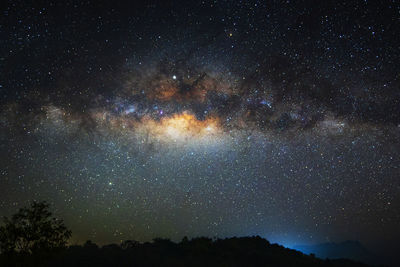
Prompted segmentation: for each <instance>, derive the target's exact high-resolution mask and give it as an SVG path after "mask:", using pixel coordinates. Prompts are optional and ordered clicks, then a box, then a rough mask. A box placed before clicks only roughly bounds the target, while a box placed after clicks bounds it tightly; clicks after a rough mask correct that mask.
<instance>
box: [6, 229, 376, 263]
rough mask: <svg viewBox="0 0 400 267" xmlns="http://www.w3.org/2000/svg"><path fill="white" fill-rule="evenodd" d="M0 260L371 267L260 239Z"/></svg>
mask: <svg viewBox="0 0 400 267" xmlns="http://www.w3.org/2000/svg"><path fill="white" fill-rule="evenodd" d="M38 257H39V259H38ZM0 259H1V261H0V266H57V267H63V266H74V267H78V266H85V267H89V266H96V267H98V266H207V267H211V266H282V267H288V266H308V267H313V266H327V267H328V266H329V267H336V266H343V267H367V266H368V265H366V264H363V263H358V262H354V261H351V260H345V259H338V260H322V259H319V258H316V257H315V256H313V255H305V254H303V253H301V252H299V251H296V250H293V249H288V248H285V247H283V246H280V245H278V244H271V243H269V242H268V241H267V240H266V239H263V238H261V237H259V236H255V237H240V238H237V237H233V238H226V239H216V240H212V239H210V238H206V237H200V238H193V239H191V240H188V239H187V238H184V239H183V240H182V241H181V242H179V243H174V242H172V241H170V240H169V239H161V238H157V239H154V241H153V242H145V243H139V242H136V241H125V242H123V243H122V244H121V245H117V244H110V245H106V246H103V247H101V248H100V247H98V246H97V245H96V244H94V243H92V242H90V241H87V242H86V243H85V244H84V245H83V246H70V247H68V248H66V249H65V250H64V251H57V252H55V253H54V254H53V255H51V256H50V257H48V258H47V259H43V258H41V255H40V256H36V255H35V254H32V255H25V256H20V257H13V258H6V257H4V256H3V257H0ZM21 263H22V264H21Z"/></svg>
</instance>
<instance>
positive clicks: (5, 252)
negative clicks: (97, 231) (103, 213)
mask: <svg viewBox="0 0 400 267" xmlns="http://www.w3.org/2000/svg"><path fill="white" fill-rule="evenodd" d="M48 208H49V205H48V204H47V203H46V202H39V203H37V202H34V203H33V204H32V205H31V207H30V208H22V209H20V210H19V211H18V213H16V214H15V215H13V216H12V218H11V219H8V218H4V222H3V225H2V226H1V227H0V253H1V254H0V266H58V267H62V266H207V267H209V266H346V267H356V266H360V267H361V266H368V265H365V264H362V263H357V262H354V261H351V260H345V259H341V260H328V259H326V260H322V259H318V258H316V257H315V256H314V255H305V254H303V253H301V252H299V251H296V250H292V249H288V248H284V247H282V246H280V245H277V244H271V243H269V242H268V241H267V240H265V239H263V238H261V237H259V236H256V237H240V238H237V237H234V238H226V239H214V240H213V239H210V238H206V237H199V238H193V239H191V240H189V239H188V238H186V237H184V238H183V239H182V241H181V242H179V243H174V242H172V241H170V240H169V239H162V238H156V239H154V240H153V242H145V243H140V242H137V241H134V240H127V241H124V242H122V243H121V244H119V245H117V244H111V245H106V246H103V247H101V248H100V247H99V246H97V245H96V244H94V243H92V242H91V241H87V242H86V243H85V244H84V245H83V246H77V245H73V246H66V244H67V241H68V239H69V238H70V236H71V232H70V231H69V230H68V229H67V228H66V227H65V225H64V223H63V221H62V220H58V219H56V218H52V214H51V213H50V212H49V211H48Z"/></svg>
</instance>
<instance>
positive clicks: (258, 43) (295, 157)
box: [0, 1, 400, 247]
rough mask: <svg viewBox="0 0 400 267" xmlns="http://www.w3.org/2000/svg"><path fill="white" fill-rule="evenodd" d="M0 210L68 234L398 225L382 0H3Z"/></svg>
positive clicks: (329, 232) (394, 63)
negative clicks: (49, 210)
mask: <svg viewBox="0 0 400 267" xmlns="http://www.w3.org/2000/svg"><path fill="white" fill-rule="evenodd" d="M1 12H2V16H1V20H0V26H1V27H0V34H1V38H0V44H1V50H0V51H1V54H0V68H1V69H0V71H1V73H0V90H1V99H0V140H1V142H0V153H1V154H0V155H1V161H0V171H1V173H0V213H1V214H4V215H9V214H11V213H12V212H13V211H14V210H15V209H16V208H17V207H21V206H24V205H26V204H27V203H28V202H29V201H32V200H47V201H49V202H50V203H51V204H52V206H53V208H54V210H55V213H56V214H57V215H59V216H60V217H62V218H64V220H65V222H66V225H68V226H69V227H70V228H71V229H72V232H73V238H72V242H83V241H85V240H87V239H91V240H93V241H95V242H98V243H110V242H120V241H121V240H126V239H135V240H140V241H146V240H151V239H152V238H154V237H167V238H171V239H173V240H180V239H181V238H182V237H183V236H201V235H204V236H210V237H213V236H217V237H225V236H234V235H236V236H240V235H260V236H262V237H266V238H268V239H269V240H271V241H274V242H280V243H283V244H286V245H292V244H307V243H318V242H326V241H342V240H348V239H353V240H360V241H362V242H364V243H365V244H367V245H368V246H370V247H379V246H380V244H383V243H384V242H388V243H387V244H390V242H392V241H393V240H396V238H397V239H398V238H399V237H400V232H399V230H398V225H399V223H400V198H399V197H400V180H399V175H400V170H399V166H400V146H399V137H400V116H399V115H400V95H399V93H400V90H399V85H400V80H399V78H400V76H399V67H398V66H400V49H399V48H400V47H399V45H400V39H399V36H400V25H399V18H400V17H399V14H400V6H399V3H398V2H397V1H379V2H376V1H339V2H338V1H323V2H320V1H266V2H264V1H246V2H242V1H194V2H193V3H191V2H187V3H185V4H183V5H180V4H178V3H168V2H163V3H157V2H153V3H131V4H130V5H129V4H123V3H122V2H120V3H111V2H109V3H97V2H90V1H86V2H78V1H77V2H74V1H65V2H58V1H56V2H52V1H48V2H47V3H46V4H43V5H40V4H34V5H33V4H26V3H24V2H22V1H9V2H8V4H7V7H6V8H4V9H2V11H1Z"/></svg>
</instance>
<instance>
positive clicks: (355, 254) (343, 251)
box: [293, 240, 382, 264]
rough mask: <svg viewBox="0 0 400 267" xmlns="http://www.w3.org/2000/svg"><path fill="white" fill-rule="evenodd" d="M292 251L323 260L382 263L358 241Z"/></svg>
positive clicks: (303, 246) (303, 247) (306, 247)
mask: <svg viewBox="0 0 400 267" xmlns="http://www.w3.org/2000/svg"><path fill="white" fill-rule="evenodd" d="M293 249H296V250H299V251H301V252H303V253H305V254H310V253H313V254H315V255H316V256H317V257H319V258H322V259H325V258H329V259H341V258H346V259H352V260H355V261H360V262H364V263H369V264H378V263H381V262H382V259H380V258H379V257H378V256H377V255H374V254H373V253H372V252H370V251H369V250H368V249H366V248H365V247H364V246H363V245H362V244H361V243H360V242H358V241H350V240H349V241H344V242H341V243H333V242H332V243H323V244H317V245H300V246H295V247H293Z"/></svg>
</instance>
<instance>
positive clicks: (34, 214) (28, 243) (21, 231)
mask: <svg viewBox="0 0 400 267" xmlns="http://www.w3.org/2000/svg"><path fill="white" fill-rule="evenodd" d="M70 237H71V231H70V230H68V229H67V227H66V226H65V225H64V222H63V221H62V220H59V219H57V218H54V217H52V213H51V212H50V211H49V204H48V203H47V202H44V201H43V202H33V203H32V204H31V206H30V207H29V208H21V209H19V211H18V212H17V213H16V214H14V215H13V216H12V217H11V219H9V218H7V217H4V218H3V225H2V226H0V252H1V253H4V254H9V253H22V254H33V253H35V252H38V251H53V250H56V249H59V248H64V247H65V246H66V244H67V241H68V239H69V238H70Z"/></svg>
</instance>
